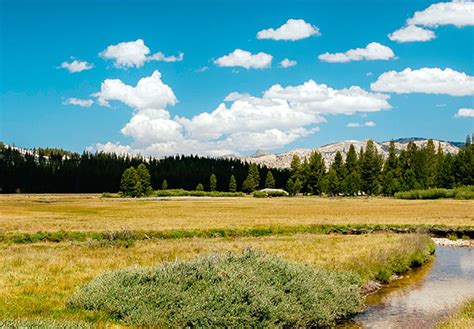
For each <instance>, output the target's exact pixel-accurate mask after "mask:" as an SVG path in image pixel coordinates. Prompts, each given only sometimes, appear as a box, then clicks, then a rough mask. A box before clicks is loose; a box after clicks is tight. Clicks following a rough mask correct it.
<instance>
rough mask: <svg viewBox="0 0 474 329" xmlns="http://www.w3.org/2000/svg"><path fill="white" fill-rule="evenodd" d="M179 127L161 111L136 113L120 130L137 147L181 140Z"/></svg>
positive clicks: (164, 111) (167, 114) (153, 110)
mask: <svg viewBox="0 0 474 329" xmlns="http://www.w3.org/2000/svg"><path fill="white" fill-rule="evenodd" d="M181 129H182V127H181V125H180V124H179V123H178V122H176V121H174V120H171V119H170V114H169V112H168V111H166V110H162V109H145V110H140V111H137V112H136V113H135V114H134V115H133V117H132V118H131V119H130V121H129V122H128V123H127V124H126V125H125V127H123V128H122V130H121V132H122V134H124V135H127V136H131V137H133V139H134V140H135V142H136V144H137V145H139V146H146V145H149V144H154V143H162V142H167V141H172V140H177V139H181V138H182V134H181Z"/></svg>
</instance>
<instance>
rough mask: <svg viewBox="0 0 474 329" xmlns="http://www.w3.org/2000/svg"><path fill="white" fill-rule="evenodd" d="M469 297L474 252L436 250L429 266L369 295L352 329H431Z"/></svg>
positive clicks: (473, 290) (473, 280)
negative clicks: (355, 328)
mask: <svg viewBox="0 0 474 329" xmlns="http://www.w3.org/2000/svg"><path fill="white" fill-rule="evenodd" d="M468 298H474V249H472V248H470V249H468V248H449V247H438V248H436V259H435V260H434V261H433V262H432V263H431V264H428V265H426V266H423V267H422V268H421V269H419V270H417V271H413V272H411V273H410V275H409V276H407V277H405V278H403V279H401V280H399V281H396V282H394V283H393V284H391V285H390V287H388V288H385V289H382V290H380V291H379V292H377V293H376V294H373V295H371V296H369V297H368V298H367V300H366V304H367V305H368V306H367V308H366V310H365V311H364V312H362V313H360V314H358V315H357V316H356V317H354V319H353V321H354V322H355V323H354V322H353V325H352V327H364V328H420V327H423V328H432V327H435V326H436V323H437V322H439V321H440V320H442V318H443V317H445V316H447V315H448V314H450V313H451V312H453V311H454V309H455V308H456V307H457V306H459V305H461V304H462V303H463V302H464V301H466V299H468ZM346 327H347V325H346Z"/></svg>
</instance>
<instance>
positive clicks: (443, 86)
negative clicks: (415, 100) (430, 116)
mask: <svg viewBox="0 0 474 329" xmlns="http://www.w3.org/2000/svg"><path fill="white" fill-rule="evenodd" d="M370 87H371V88H372V90H374V91H382V92H394V93H397V94H408V93H426V94H447V95H452V96H468V95H474V77H472V76H469V75H467V74H466V73H463V72H458V71H454V70H452V69H450V68H446V69H444V70H442V69H440V68H426V67H425V68H421V69H418V70H412V69H411V68H406V69H405V70H403V71H401V72H396V71H389V72H385V73H383V74H382V75H380V76H379V77H378V79H377V81H375V82H374V83H372V84H371V85H370Z"/></svg>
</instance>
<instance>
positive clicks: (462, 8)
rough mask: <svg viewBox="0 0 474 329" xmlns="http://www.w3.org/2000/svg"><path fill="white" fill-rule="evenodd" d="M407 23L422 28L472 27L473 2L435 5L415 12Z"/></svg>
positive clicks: (473, 17)
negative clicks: (440, 26)
mask: <svg viewBox="0 0 474 329" xmlns="http://www.w3.org/2000/svg"><path fill="white" fill-rule="evenodd" d="M407 23H408V24H410V25H412V24H416V25H424V26H439V25H455V26H458V27H462V26H472V25H474V2H472V1H453V2H440V3H435V4H433V5H431V6H429V7H428V8H426V9H425V10H423V11H417V12H416V13H415V14H414V15H413V17H412V18H409V19H408V20H407Z"/></svg>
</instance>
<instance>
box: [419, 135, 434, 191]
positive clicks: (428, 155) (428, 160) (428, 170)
mask: <svg viewBox="0 0 474 329" xmlns="http://www.w3.org/2000/svg"><path fill="white" fill-rule="evenodd" d="M422 158H423V161H424V166H423V170H424V176H425V177H426V178H425V184H424V185H425V188H432V187H435V186H436V160H437V158H436V148H435V145H434V142H433V140H432V139H429V140H428V143H427V144H426V147H425V148H423V157H422Z"/></svg>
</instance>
